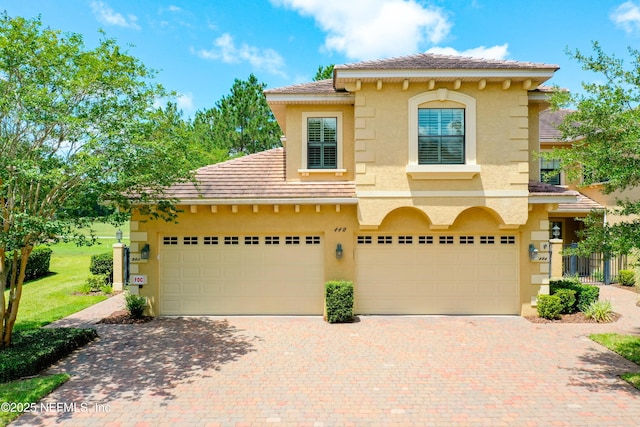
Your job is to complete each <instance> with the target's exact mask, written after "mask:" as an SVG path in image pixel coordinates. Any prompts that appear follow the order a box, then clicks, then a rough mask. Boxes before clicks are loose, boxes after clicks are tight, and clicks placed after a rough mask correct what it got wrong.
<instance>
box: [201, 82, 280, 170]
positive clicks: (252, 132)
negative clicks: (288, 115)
mask: <svg viewBox="0 0 640 427" xmlns="http://www.w3.org/2000/svg"><path fill="white" fill-rule="evenodd" d="M265 87H266V85H265V84H264V83H259V82H258V79H257V78H256V77H255V76H254V75H253V74H251V75H250V76H249V78H248V79H247V80H244V81H243V80H238V79H235V81H234V83H233V87H232V88H231V94H230V95H228V96H223V97H222V98H221V99H220V101H218V102H217V103H216V106H215V108H213V109H211V110H207V111H204V112H203V113H201V114H200V115H196V119H195V122H194V123H195V125H197V126H199V128H198V129H199V131H202V132H205V134H206V138H207V139H208V140H209V142H208V144H209V149H216V150H217V149H224V150H226V151H227V153H228V155H229V156H232V157H233V156H237V155H243V154H250V153H257V152H259V151H264V150H267V149H270V148H274V147H278V146H279V145H280V136H281V135H282V131H281V130H280V126H279V125H278V122H276V120H275V117H274V116H273V113H272V112H271V109H270V108H269V105H268V104H267V100H266V98H265V96H264V93H263V91H264V89H265ZM207 127H208V129H207ZM201 135H202V134H201Z"/></svg>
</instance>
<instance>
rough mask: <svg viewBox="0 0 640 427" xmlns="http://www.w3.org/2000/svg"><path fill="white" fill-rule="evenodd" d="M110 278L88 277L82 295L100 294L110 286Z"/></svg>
mask: <svg viewBox="0 0 640 427" xmlns="http://www.w3.org/2000/svg"><path fill="white" fill-rule="evenodd" d="M108 279H109V278H108V276H107V275H106V274H91V275H89V276H88V277H87V281H86V282H85V284H84V286H82V293H85V294H88V293H90V292H100V291H101V290H102V289H101V288H102V287H103V286H105V285H108V284H109V281H108Z"/></svg>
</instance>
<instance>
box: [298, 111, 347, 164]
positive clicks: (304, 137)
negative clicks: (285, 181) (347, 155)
mask: <svg viewBox="0 0 640 427" xmlns="http://www.w3.org/2000/svg"><path fill="white" fill-rule="evenodd" d="M327 117H335V118H336V121H337V128H336V132H337V135H336V138H337V143H336V149H337V150H338V153H337V154H338V158H337V164H336V168H335V169H309V167H308V166H307V160H308V159H307V148H308V144H309V141H307V138H308V135H307V131H308V129H307V126H308V119H310V118H327ZM302 140H303V141H302V144H301V145H302V150H301V151H302V163H300V164H301V165H302V166H303V167H302V168H301V169H298V173H300V174H301V175H302V176H309V175H311V174H318V173H324V174H326V173H332V174H335V175H336V176H342V175H343V174H344V173H345V172H347V170H346V169H344V164H343V153H342V151H343V142H342V141H343V135H342V112H340V111H315V112H309V113H302Z"/></svg>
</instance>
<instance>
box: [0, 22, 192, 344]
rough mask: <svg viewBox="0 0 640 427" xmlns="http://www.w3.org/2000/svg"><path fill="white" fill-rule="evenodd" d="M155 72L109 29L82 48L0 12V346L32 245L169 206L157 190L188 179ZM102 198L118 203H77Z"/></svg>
mask: <svg viewBox="0 0 640 427" xmlns="http://www.w3.org/2000/svg"><path fill="white" fill-rule="evenodd" d="M103 36H104V34H103ZM153 76H154V72H153V71H152V70H149V69H147V68H146V67H145V66H144V65H143V64H142V63H141V62H140V61H139V60H138V59H136V58H135V57H133V56H130V55H129V54H128V53H127V52H125V51H123V50H121V49H120V47H119V46H118V45H117V44H116V42H115V41H114V40H112V39H107V38H103V39H102V40H101V41H100V42H99V43H98V46H97V47H96V48H94V49H87V48H86V47H85V46H84V43H83V40H82V37H81V36H80V35H78V34H73V33H70V34H62V33H61V32H60V31H56V30H52V29H49V28H43V25H42V22H41V21H40V19H39V18H36V19H32V20H27V19H24V18H19V17H16V18H11V17H9V16H8V15H7V14H6V13H5V14H3V15H1V16H0V153H1V155H0V220H1V227H0V283H6V282H7V279H8V281H9V291H8V297H7V298H5V294H4V293H2V307H1V312H0V314H1V318H2V336H1V341H0V348H2V347H6V346H8V345H10V343H11V335H12V331H13V326H14V324H15V321H16V316H17V314H18V308H19V305H20V298H21V295H22V286H23V282H24V275H25V271H26V268H25V267H26V263H27V259H28V257H29V254H30V253H31V251H32V249H33V247H34V246H35V245H37V244H41V243H47V242H53V241H57V240H58V239H60V238H61V237H60V236H72V237H74V236H75V237H77V238H80V237H79V235H78V234H76V233H77V232H74V230H77V227H85V226H88V225H89V224H90V223H91V221H93V220H95V219H96V218H97V217H100V216H101V215H104V214H106V215H109V217H108V218H101V219H103V220H111V221H117V220H122V219H123V216H122V215H126V213H127V212H128V211H130V210H131V209H133V208H134V207H135V206H143V208H142V209H143V210H145V211H147V212H149V213H150V214H151V215H152V216H153V217H156V218H164V219H172V218H174V217H175V207H174V205H173V203H172V201H171V200H163V199H162V192H163V189H164V188H165V187H166V186H168V185H171V184H173V183H175V182H178V181H181V180H186V179H188V177H189V174H188V168H189V162H188V159H187V158H186V157H185V155H184V153H185V152H186V151H187V146H186V145H185V140H184V139H182V138H175V137H174V134H173V133H172V132H171V131H172V130H175V129H176V126H175V123H173V122H172V121H171V119H172V118H173V115H172V112H171V111H170V109H162V108H156V107H154V105H155V103H156V102H157V101H158V100H159V99H162V98H164V97H168V96H170V94H169V93H167V92H166V91H165V90H164V89H163V88H162V87H161V86H159V85H156V84H154V83H153V82H152V81H151V80H152V78H153ZM105 201H110V202H111V203H113V204H115V205H116V206H119V210H118V211H115V210H106V211H101V210H100V209H86V207H87V204H88V203H89V204H92V205H93V204H96V205H98V204H102V203H104V202H105ZM8 260H10V262H7V261H8Z"/></svg>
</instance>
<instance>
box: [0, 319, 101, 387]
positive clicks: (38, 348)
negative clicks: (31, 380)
mask: <svg viewBox="0 0 640 427" xmlns="http://www.w3.org/2000/svg"><path fill="white" fill-rule="evenodd" d="M97 336H98V334H97V333H96V331H95V329H75V328H39V329H31V330H27V331H16V332H15V333H14V334H13V341H12V344H11V345H10V346H9V347H7V348H5V349H3V350H2V351H0V382H7V381H12V380H15V379H18V378H22V377H28V376H33V375H37V374H38V373H39V372H40V371H42V370H43V369H45V368H47V367H49V365H51V364H52V363H54V362H56V361H58V360H60V359H61V358H62V357H64V356H66V355H68V354H69V353H71V352H72V351H73V350H75V349H77V348H78V347H82V346H83V345H85V344H87V343H89V342H91V341H92V340H94V339H95V338H96V337H97Z"/></svg>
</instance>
